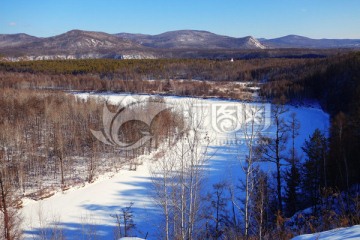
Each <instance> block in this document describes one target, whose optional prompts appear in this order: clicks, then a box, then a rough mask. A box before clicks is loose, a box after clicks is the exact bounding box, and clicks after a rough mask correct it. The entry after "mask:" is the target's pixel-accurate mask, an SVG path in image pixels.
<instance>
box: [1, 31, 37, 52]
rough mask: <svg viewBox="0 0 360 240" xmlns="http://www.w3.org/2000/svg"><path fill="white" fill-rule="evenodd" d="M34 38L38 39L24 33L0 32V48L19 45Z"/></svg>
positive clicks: (34, 39) (32, 40)
mask: <svg viewBox="0 0 360 240" xmlns="http://www.w3.org/2000/svg"><path fill="white" fill-rule="evenodd" d="M36 40H39V38H37V37H34V36H30V35H27V34H25V33H18V34H0V48H2V47H13V46H19V45H22V44H26V43H30V42H34V41H36Z"/></svg>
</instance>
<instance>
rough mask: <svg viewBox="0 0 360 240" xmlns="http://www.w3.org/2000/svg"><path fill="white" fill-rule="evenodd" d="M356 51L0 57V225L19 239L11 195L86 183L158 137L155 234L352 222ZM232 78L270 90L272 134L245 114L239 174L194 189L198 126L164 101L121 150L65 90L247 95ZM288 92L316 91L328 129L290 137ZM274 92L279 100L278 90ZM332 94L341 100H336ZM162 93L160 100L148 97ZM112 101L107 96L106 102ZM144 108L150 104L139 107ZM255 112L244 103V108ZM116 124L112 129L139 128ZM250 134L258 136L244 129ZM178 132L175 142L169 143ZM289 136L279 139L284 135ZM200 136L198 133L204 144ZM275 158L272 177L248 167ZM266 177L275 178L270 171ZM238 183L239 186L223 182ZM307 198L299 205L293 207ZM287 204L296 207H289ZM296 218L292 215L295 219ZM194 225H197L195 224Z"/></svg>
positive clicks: (16, 200) (214, 235) (244, 233)
mask: <svg viewBox="0 0 360 240" xmlns="http://www.w3.org/2000/svg"><path fill="white" fill-rule="evenodd" d="M359 69H360V55H359V54H358V53H351V54H347V55H336V56H331V57H328V58H326V59H275V58H274V59H251V60H239V61H235V62H229V61H211V60H177V59H173V60H129V61H128V60H121V61H116V60H71V61H34V62H17V63H5V62H2V63H0V87H1V89H0V116H1V118H0V162H1V168H0V194H1V195H0V200H1V201H0V220H1V222H0V234H1V236H2V237H3V238H5V239H7V240H10V239H18V238H19V234H20V229H19V224H18V223H19V222H21V216H19V215H18V213H17V212H18V208H19V207H21V201H20V200H21V197H23V196H27V197H30V198H33V199H40V198H44V197H49V196H51V194H53V191H54V190H59V189H67V188H69V187H71V186H73V185H76V184H84V183H85V182H92V181H94V179H96V177H97V176H98V175H99V174H101V173H103V172H106V171H109V170H115V171H117V170H119V169H121V168H123V167H125V166H129V168H131V169H132V170H134V169H136V164H138V163H135V162H132V159H134V158H135V157H136V156H138V155H140V154H144V153H145V154H146V153H148V152H150V151H152V149H155V148H158V147H159V146H161V144H167V146H168V148H169V149H171V151H170V152H171V154H170V155H169V156H166V158H165V159H162V158H159V160H158V162H157V163H156V168H155V169H153V171H152V172H153V178H154V181H153V184H154V186H155V196H154V200H155V201H156V203H157V204H158V206H159V207H160V208H161V210H162V213H163V217H164V225H163V226H161V230H162V233H163V234H162V237H163V238H164V239H199V238H207V239H219V238H220V239H221V238H225V239H226V238H228V239H252V238H255V239H288V238H289V237H290V236H292V235H293V234H295V233H297V234H299V233H305V232H313V231H319V230H326V229H329V228H332V227H338V226H348V225H353V224H359V223H360V218H359V216H360V204H359V200H360V197H359V192H360V191H359V185H358V184H359V182H360V179H359V174H358V173H359V172H360V164H359V160H358V159H359V157H360V152H359V151H360V150H359V149H360V141H359V139H360V124H359V122H360V119H359V116H360V107H359V106H360V98H359V96H360V94H359V93H360V71H359ZM236 82H250V86H252V85H251V84H253V83H254V86H255V84H256V86H260V87H261V88H260V96H261V97H263V98H264V99H265V100H268V101H273V103H274V105H273V106H274V107H273V112H272V122H273V123H274V127H275V133H276V134H275V136H274V137H268V136H261V135H259V131H257V129H256V128H255V126H254V125H252V124H251V121H250V122H248V123H249V125H247V126H245V129H243V130H244V132H245V135H246V136H245V139H246V144H247V147H248V152H247V154H246V157H245V158H244V159H241V162H242V163H243V165H242V169H243V172H244V173H245V175H246V179H245V182H243V183H226V182H219V183H217V184H215V185H214V186H213V192H212V193H210V194H209V195H206V194H204V193H203V192H202V174H203V165H204V163H205V162H206V157H205V155H206V154H204V152H197V151H198V149H199V148H197V144H200V142H201V143H202V144H204V141H206V140H207V139H206V137H205V138H203V136H201V134H200V133H199V132H197V127H196V126H197V125H196V124H200V123H192V125H191V126H192V128H191V129H187V131H186V132H182V134H183V135H182V136H181V139H182V141H181V142H178V143H177V144H176V142H175V143H174V141H172V140H171V139H172V137H173V136H174V131H179V129H182V128H184V126H185V124H186V123H185V122H184V121H183V120H182V119H183V118H182V116H180V115H179V113H176V112H173V111H170V110H167V111H164V112H162V113H160V114H159V115H157V117H156V118H155V119H154V121H153V123H152V125H151V126H150V127H151V129H143V130H146V131H151V132H152V133H153V134H154V136H155V137H154V138H152V139H151V141H149V142H148V143H147V144H145V145H144V146H143V147H141V148H139V149H136V150H133V151H122V150H119V149H116V148H115V147H113V146H107V145H104V144H102V143H100V142H99V141H97V140H96V139H95V138H94V137H93V136H92V135H91V132H90V131H89V129H99V127H100V126H101V124H102V119H101V116H102V114H101V113H102V107H103V104H102V103H99V102H96V101H93V100H91V99H89V100H87V101H83V100H79V99H77V98H76V97H75V96H73V95H71V94H68V93H65V92H64V91H65V90H66V91H69V90H74V91H115V92H137V93H160V94H175V95H190V96H199V97H209V96H216V97H226V98H232V99H242V100H244V99H245V100H250V99H251V94H252V92H251V91H250V90H249V88H245V87H243V85H241V84H239V85H236V84H234V83H236ZM15 96H16V97H15ZM285 98H287V100H288V101H289V102H290V103H293V102H296V103H298V102H302V101H304V100H309V99H315V100H318V101H319V102H320V103H321V105H322V107H323V108H324V109H325V110H326V111H327V112H329V113H330V116H331V128H330V129H329V136H328V137H327V136H326V135H325V134H324V133H323V132H320V131H319V130H317V131H315V132H314V133H312V134H311V135H310V136H309V138H308V139H307V140H306V141H305V143H304V144H303V149H302V150H303V152H304V153H305V156H304V158H303V159H300V156H299V155H298V154H297V150H296V149H295V147H294V142H295V139H296V137H297V135H298V133H297V131H298V128H299V123H298V121H297V119H296V116H295V115H293V116H291V118H290V120H289V121H286V120H285V118H284V117H283V115H284V113H285V112H286V107H285V106H284V103H285V101H284V99H285ZM277 99H280V100H277ZM340 100H341V101H340ZM151 101H161V99H157V100H155V99H151ZM109 108H110V109H112V110H115V109H116V106H109ZM149 111H151V109H149ZM254 114H255V113H254ZM139 126H140V128H141V127H143V128H144V127H145V126H141V124H140V125H139V123H129V124H126V125H124V126H123V128H122V134H123V135H122V136H121V137H123V138H125V139H126V138H129V139H128V141H131V140H134V139H133V138H136V137H138V135H137V134H136V133H134V132H135V130H134V129H135V128H136V129H139ZM255 138H260V139H261V140H262V141H261V143H262V144H260V145H258V146H255V145H254V139H255ZM180 143H181V144H180ZM288 143H291V144H290V145H291V146H292V147H291V148H290V149H288V148H286V147H285V145H289V144H288ZM205 145H206V144H205ZM261 162H268V163H272V164H274V165H275V166H276V172H275V176H274V178H273V176H271V175H267V174H266V173H264V172H262V171H261V169H260V168H259V165H260V164H261ZM272 179H275V181H273V180H272ZM238 188H242V191H243V192H244V193H245V195H244V196H245V197H243V196H238V195H236V191H234V189H238ZM304 208H312V209H313V211H312V214H310V215H309V216H304V215H302V214H301V212H300V213H299V212H298V211H299V210H302V209H304ZM294 214H295V215H294ZM294 218H295V220H294ZM201 229H202V230H201Z"/></svg>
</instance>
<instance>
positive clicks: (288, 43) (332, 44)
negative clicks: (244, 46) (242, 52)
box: [260, 35, 360, 48]
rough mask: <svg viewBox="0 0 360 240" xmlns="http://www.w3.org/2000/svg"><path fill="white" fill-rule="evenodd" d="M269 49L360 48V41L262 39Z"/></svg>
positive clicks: (289, 37) (299, 37)
mask: <svg viewBox="0 0 360 240" xmlns="http://www.w3.org/2000/svg"><path fill="white" fill-rule="evenodd" d="M260 42H261V43H262V44H263V45H265V46H266V47H268V48H360V39H312V38H307V37H303V36H298V35H288V36H285V37H280V38H274V39H260Z"/></svg>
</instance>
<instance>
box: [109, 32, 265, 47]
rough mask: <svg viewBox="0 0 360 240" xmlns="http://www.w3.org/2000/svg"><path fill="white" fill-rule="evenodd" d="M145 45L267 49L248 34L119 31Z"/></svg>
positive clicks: (127, 37)
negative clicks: (130, 32) (239, 36)
mask: <svg viewBox="0 0 360 240" xmlns="http://www.w3.org/2000/svg"><path fill="white" fill-rule="evenodd" d="M115 35H116V36H118V37H122V38H126V39H129V40H132V41H135V42H136V43H139V44H141V45H143V46H147V47H152V48H161V49H185V48H186V49H265V46H263V45H262V44H261V43H260V42H259V41H258V40H257V39H255V38H253V37H251V36H248V37H243V38H234V37H228V36H222V35H217V34H214V33H211V32H207V31H197V30H180V31H171V32H165V33H162V34H158V35H144V34H129V33H118V34H115Z"/></svg>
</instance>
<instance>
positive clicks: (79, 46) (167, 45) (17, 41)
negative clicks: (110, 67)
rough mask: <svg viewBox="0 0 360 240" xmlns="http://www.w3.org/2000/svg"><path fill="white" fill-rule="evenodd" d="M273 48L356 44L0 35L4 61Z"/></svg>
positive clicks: (194, 36) (207, 36)
mask: <svg viewBox="0 0 360 240" xmlns="http://www.w3.org/2000/svg"><path fill="white" fill-rule="evenodd" d="M277 48H300V49H301V48H313V49H326V48H360V40H349V39H343V40H341V39H310V38H306V37H301V36H296V35H289V36H285V37H281V38H275V39H256V38H254V37H252V36H247V37H242V38H235V37H229V36H224V35H218V34H215V33H211V32H207V31H197V30H180V31H170V32H165V33H162V34H158V35H146V34H132V33H118V34H108V33H104V32H93V31H82V30H72V31H69V32H66V33H63V34H60V35H57V36H53V37H47V38H38V37H34V36H30V35H27V34H23V33H21V34H2V35H0V56H2V57H3V59H4V60H8V61H17V60H43V59H83V58H115V59H119V58H120V59H123V58H168V57H177V58H196V57H201V58H216V59H228V58H233V57H237V58H241V57H244V54H245V55H246V53H240V55H239V54H238V55H236V54H235V55H234V53H235V52H241V51H243V52H246V51H248V50H251V51H258V53H260V55H261V54H264V53H265V52H264V51H262V50H263V49H276V50H277ZM269 51H271V50H269ZM232 54H233V55H232ZM4 56H5V57H4Z"/></svg>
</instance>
